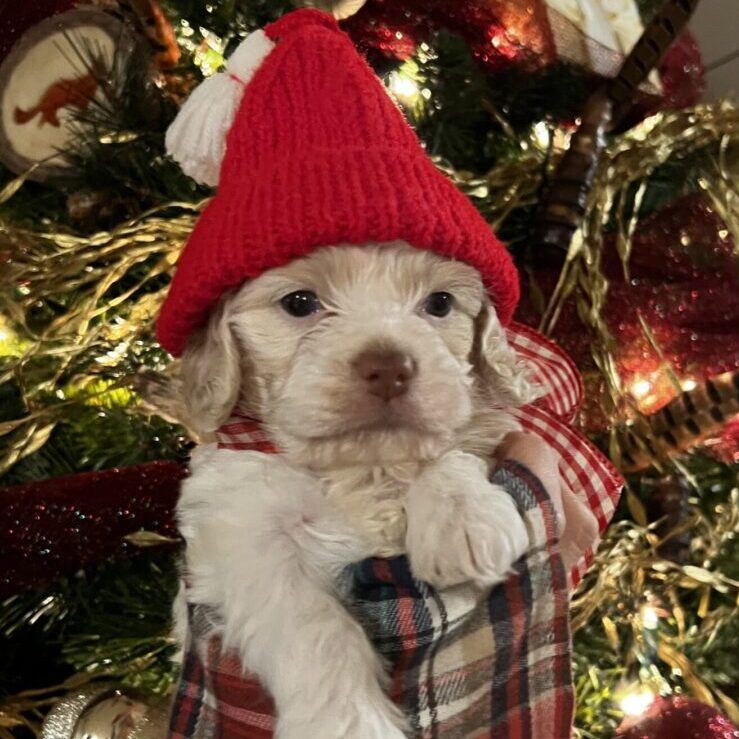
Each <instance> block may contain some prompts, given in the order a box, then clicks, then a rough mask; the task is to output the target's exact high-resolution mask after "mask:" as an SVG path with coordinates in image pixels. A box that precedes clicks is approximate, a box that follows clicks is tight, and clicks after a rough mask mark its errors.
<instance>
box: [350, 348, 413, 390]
mask: <svg viewBox="0 0 739 739" xmlns="http://www.w3.org/2000/svg"><path fill="white" fill-rule="evenodd" d="M353 365H354V369H355V371H356V373H357V375H358V376H359V377H360V378H361V380H362V381H363V382H364V385H365V387H366V389H367V392H368V393H369V394H370V395H374V396H376V397H378V398H381V399H382V400H384V401H386V402H389V401H390V400H392V399H393V398H398V397H400V396H401V395H405V393H407V392H408V389H409V387H410V385H411V383H412V381H413V378H414V377H415V376H416V372H417V366H416V362H415V360H414V359H413V357H411V356H410V355H408V354H404V353H403V352H400V351H397V350H395V349H388V350H376V349H370V350H366V351H363V352H362V353H361V354H360V355H359V356H358V357H357V358H356V359H355V360H354V362H353Z"/></svg>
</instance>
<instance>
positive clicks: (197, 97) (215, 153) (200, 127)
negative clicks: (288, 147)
mask: <svg viewBox="0 0 739 739" xmlns="http://www.w3.org/2000/svg"><path fill="white" fill-rule="evenodd" d="M274 46H275V44H274V42H273V41H272V40H271V39H270V38H269V37H268V36H267V34H266V33H265V32H264V31H263V30H258V31H254V32H253V33H250V34H249V35H248V36H247V37H246V38H245V39H244V40H243V41H242V42H241V44H239V46H238V47H237V49H236V51H234V53H233V54H232V55H231V56H230V57H229V59H228V67H227V69H226V70H225V71H223V72H219V73H218V74H214V75H213V76H212V77H209V78H208V79H206V80H204V81H203V82H201V83H200V84H199V85H198V86H197V87H196V88H195V89H194V90H193V92H192V93H191V95H190V97H189V98H188V99H187V100H186V101H185V103H184V104H183V106H182V107H181V108H180V112H179V113H178V114H177V117H176V118H175V119H174V121H173V122H172V124H171V125H170V127H169V128H168V129H167V134H166V137H165V144H166V147H167V153H168V154H169V155H170V156H171V157H172V158H173V159H174V160H175V161H176V162H177V163H178V164H179V165H180V167H181V168H182V171H183V172H184V173H185V174H186V175H188V176H190V177H192V178H193V179H194V180H196V181H197V182H200V183H202V184H204V185H211V186H216V185H217V184H218V179H219V175H220V172H221V163H222V162H223V157H224V155H225V152H226V137H227V135H228V132H229V129H230V128H231V124H232V123H233V121H234V117H235V116H236V111H237V109H238V107H239V105H240V103H241V98H242V97H243V95H244V90H245V89H246V86H247V85H248V84H249V82H250V81H251V78H252V77H253V76H254V73H255V72H256V71H257V69H258V68H259V66H260V65H261V63H262V62H263V61H264V59H265V58H266V57H267V55H268V54H269V53H270V52H271V51H272V49H273V48H274Z"/></svg>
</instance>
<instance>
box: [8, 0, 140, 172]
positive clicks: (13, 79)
mask: <svg viewBox="0 0 739 739" xmlns="http://www.w3.org/2000/svg"><path fill="white" fill-rule="evenodd" d="M129 43H130V37H129V35H128V33H127V31H126V29H125V26H124V25H123V24H122V23H121V22H120V21H119V20H117V19H115V18H113V17H112V16H110V15H108V14H107V13H104V12H102V11H100V10H97V9H94V8H77V9H74V10H70V11H67V12H66V13H61V14H59V15H55V16H52V17H50V18H47V19H46V20H44V21H42V22H41V23H39V24H37V25H35V26H33V27H31V28H30V29H29V30H28V31H26V33H25V34H23V36H21V37H20V39H19V40H18V41H17V42H16V43H15V45H14V46H13V48H12V49H11V51H10V53H9V54H8V56H7V57H6V58H5V59H4V61H3V63H2V64H1V65H0V161H2V162H3V163H4V164H5V165H6V166H7V167H8V168H9V169H10V170H12V171H13V172H16V173H17V174H23V173H24V172H27V171H28V170H29V169H32V170H33V171H32V172H31V174H30V175H29V177H30V179H34V180H47V179H50V178H55V177H64V176H66V175H69V174H71V173H72V170H71V164H70V162H69V161H68V160H67V159H66V158H65V156H64V152H65V151H67V150H68V149H69V146H70V143H71V142H72V140H73V138H74V137H75V135H77V134H76V133H75V130H74V127H75V125H79V124H78V123H75V122H74V114H75V112H76V113H80V112H84V111H85V110H87V108H88V107H89V106H90V105H93V104H95V101H96V100H100V99H102V95H103V90H102V89H101V88H102V87H103V86H104V83H105V81H106V79H107V78H108V77H109V76H110V74H111V69H112V68H113V63H114V59H115V57H116V54H117V53H120V52H123V51H124V49H125V48H126V46H127V45H128V44H129Z"/></svg>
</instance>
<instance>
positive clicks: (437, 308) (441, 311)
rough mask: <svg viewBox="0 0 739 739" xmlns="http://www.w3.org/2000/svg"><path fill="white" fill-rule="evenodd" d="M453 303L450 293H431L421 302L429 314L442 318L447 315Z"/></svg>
mask: <svg viewBox="0 0 739 739" xmlns="http://www.w3.org/2000/svg"><path fill="white" fill-rule="evenodd" d="M453 305H454V296H453V295H451V294H450V293H431V295H429V296H428V298H426V302H425V303H424V304H423V309H424V310H425V311H426V313H428V314H429V315H430V316H435V317H436V318H444V316H448V315H449V313H450V312H451V310H452V306H453Z"/></svg>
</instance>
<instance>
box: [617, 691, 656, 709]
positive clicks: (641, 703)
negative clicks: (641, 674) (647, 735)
mask: <svg viewBox="0 0 739 739" xmlns="http://www.w3.org/2000/svg"><path fill="white" fill-rule="evenodd" d="M654 698H655V695H654V693H653V692H652V691H651V690H650V689H649V688H647V687H646V686H644V685H638V686H636V687H634V688H633V689H632V690H629V691H628V692H626V693H625V694H624V695H623V697H622V698H621V700H620V701H619V707H620V708H621V710H622V711H623V712H624V713H625V714H626V715H627V716H639V715H640V714H642V713H644V711H646V710H647V708H649V706H651V705H652V703H653V702H654Z"/></svg>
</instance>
